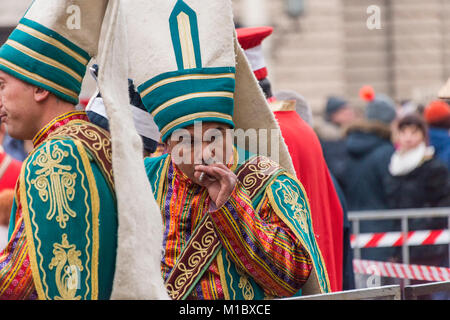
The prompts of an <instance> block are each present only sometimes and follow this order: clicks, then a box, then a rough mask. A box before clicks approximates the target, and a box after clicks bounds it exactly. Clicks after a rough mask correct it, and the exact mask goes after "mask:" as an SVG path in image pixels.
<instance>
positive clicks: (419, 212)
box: [348, 207, 450, 285]
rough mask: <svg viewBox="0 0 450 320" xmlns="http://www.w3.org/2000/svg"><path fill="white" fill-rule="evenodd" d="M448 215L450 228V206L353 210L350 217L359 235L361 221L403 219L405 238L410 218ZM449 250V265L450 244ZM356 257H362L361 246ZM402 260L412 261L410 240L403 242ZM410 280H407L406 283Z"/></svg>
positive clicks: (404, 261)
mask: <svg viewBox="0 0 450 320" xmlns="http://www.w3.org/2000/svg"><path fill="white" fill-rule="evenodd" d="M442 217H447V221H448V229H450V207H445V208H418V209H398V210H367V211H351V212H349V213H348V218H349V220H350V221H351V222H352V226H353V235H354V236H356V237H358V236H359V234H360V222H361V221H373V220H394V219H396V220H401V232H402V234H403V239H407V238H408V220H409V219H417V218H442ZM448 250H449V266H450V245H449V244H448ZM353 253H354V258H355V259H361V248H359V247H356V248H354V250H353ZM402 261H403V263H404V264H409V263H410V258H409V249H408V242H407V241H403V243H402ZM408 284H409V281H408V280H407V279H406V280H405V285H408Z"/></svg>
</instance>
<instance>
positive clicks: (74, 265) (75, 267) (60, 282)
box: [48, 233, 83, 300]
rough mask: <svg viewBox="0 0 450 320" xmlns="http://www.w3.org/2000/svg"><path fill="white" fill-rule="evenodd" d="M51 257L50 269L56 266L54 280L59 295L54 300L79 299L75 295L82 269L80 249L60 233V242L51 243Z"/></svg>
mask: <svg viewBox="0 0 450 320" xmlns="http://www.w3.org/2000/svg"><path fill="white" fill-rule="evenodd" d="M53 255H54V256H53V258H52V261H51V262H50V264H49V266H48V267H49V268H50V270H53V268H55V267H56V274H55V281H56V287H57V288H58V291H59V294H60V296H57V297H55V299H56V300H80V299H81V296H76V291H77V289H78V279H79V278H80V275H79V272H81V271H83V266H82V265H81V260H80V259H79V257H80V255H81V251H80V250H76V246H75V245H73V244H72V245H71V244H69V242H68V241H67V234H65V233H64V234H63V235H62V242H61V244H59V243H55V244H53Z"/></svg>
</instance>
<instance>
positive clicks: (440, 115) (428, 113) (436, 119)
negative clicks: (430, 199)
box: [424, 100, 450, 170]
mask: <svg viewBox="0 0 450 320" xmlns="http://www.w3.org/2000/svg"><path fill="white" fill-rule="evenodd" d="M424 117H425V120H426V122H427V124H428V136H429V139H430V141H429V142H430V145H431V146H433V147H434V150H435V153H436V156H437V157H438V158H439V159H440V160H441V161H442V162H444V163H445V164H446V165H447V168H448V169H449V170H450V106H449V105H448V104H447V103H446V102H445V101H443V100H435V101H432V102H430V103H429V104H428V105H427V107H426V108H425V111H424Z"/></svg>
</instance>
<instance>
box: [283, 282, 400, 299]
mask: <svg viewBox="0 0 450 320" xmlns="http://www.w3.org/2000/svg"><path fill="white" fill-rule="evenodd" d="M282 300H401V289H400V286H398V285H393V286H383V287H377V288H368V289H356V290H347V291H341V292H332V293H324V294H315V295H309V296H301V297H292V298H284V299H282Z"/></svg>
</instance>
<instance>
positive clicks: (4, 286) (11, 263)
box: [0, 209, 37, 300]
mask: <svg viewBox="0 0 450 320" xmlns="http://www.w3.org/2000/svg"><path fill="white" fill-rule="evenodd" d="M19 210H20V209H19ZM36 298H37V295H36V291H35V289H34V283H33V277H32V274H31V266H30V259H29V256H28V245H27V240H26V235H25V224H24V222H23V217H22V216H21V215H20V217H19V218H18V219H17V221H16V224H15V228H14V232H13V233H12V235H11V238H10V239H9V242H8V244H7V246H6V248H5V249H4V250H3V251H2V252H1V253H0V299H1V300H24V299H36Z"/></svg>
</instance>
